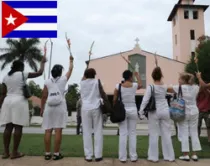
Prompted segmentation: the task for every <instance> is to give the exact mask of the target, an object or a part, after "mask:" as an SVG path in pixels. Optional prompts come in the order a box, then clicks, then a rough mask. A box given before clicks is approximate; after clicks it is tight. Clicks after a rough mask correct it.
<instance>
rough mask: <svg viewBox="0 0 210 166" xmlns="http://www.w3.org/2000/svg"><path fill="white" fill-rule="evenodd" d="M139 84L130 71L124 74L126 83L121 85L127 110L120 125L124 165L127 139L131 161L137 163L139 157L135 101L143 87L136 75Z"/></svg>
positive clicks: (120, 158)
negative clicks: (137, 92) (134, 80)
mask: <svg viewBox="0 0 210 166" xmlns="http://www.w3.org/2000/svg"><path fill="white" fill-rule="evenodd" d="M134 75H135V77H136V79H137V83H134V82H133V73H132V72H131V71H129V70H126V71H124V72H123V74H122V76H123V78H124V82H123V83H122V84H121V96H122V102H123V104H124V106H125V110H126V118H125V120H124V121H123V122H121V123H119V134H120V138H119V160H120V161H121V162H122V163H125V162H126V161H127V137H129V153H130V155H129V156H130V160H131V161H132V162H136V161H137V160H138V155H137V153H136V123H137V119H138V114H137V107H136V101H135V95H136V91H137V90H138V89H140V88H141V87H142V82H141V79H140V76H139V74H138V73H137V72H135V73H134ZM118 88H119V84H117V85H116V88H115V90H114V99H113V104H115V103H116V101H117V95H118Z"/></svg>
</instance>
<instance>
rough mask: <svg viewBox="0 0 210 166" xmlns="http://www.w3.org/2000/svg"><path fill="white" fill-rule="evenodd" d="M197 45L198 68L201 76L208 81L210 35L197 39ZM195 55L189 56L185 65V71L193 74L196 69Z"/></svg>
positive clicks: (209, 80) (209, 77)
mask: <svg viewBox="0 0 210 166" xmlns="http://www.w3.org/2000/svg"><path fill="white" fill-rule="evenodd" d="M198 41H199V45H198V47H197V48H196V53H197V59H198V68H199V71H200V72H201V73H202V78H203V79H204V80H205V81H206V82H210V74H209V73H210V37H208V36H202V37H200V38H199V39H198ZM194 58H195V57H191V59H190V61H189V63H188V64H187V65H186V67H185V71H186V72H188V73H191V74H194V75H195V72H196V71H197V67H196V63H195V61H194Z"/></svg>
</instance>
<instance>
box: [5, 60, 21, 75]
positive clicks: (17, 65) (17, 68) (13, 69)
mask: <svg viewBox="0 0 210 166" xmlns="http://www.w3.org/2000/svg"><path fill="white" fill-rule="evenodd" d="M23 70H24V63H23V61H21V60H15V61H14V62H13V63H12V67H11V70H10V71H9V73H8V75H9V76H11V75H12V74H14V73H15V72H17V71H21V72H22V71H23Z"/></svg>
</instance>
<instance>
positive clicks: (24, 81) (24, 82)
mask: <svg viewBox="0 0 210 166" xmlns="http://www.w3.org/2000/svg"><path fill="white" fill-rule="evenodd" d="M21 73H22V79H23V84H24V85H26V80H25V77H24V74H23V72H21Z"/></svg>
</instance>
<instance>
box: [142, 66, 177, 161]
mask: <svg viewBox="0 0 210 166" xmlns="http://www.w3.org/2000/svg"><path fill="white" fill-rule="evenodd" d="M152 78H153V80H154V85H151V86H152V87H153V88H154V96H155V100H156V111H154V112H149V113H148V119H149V124H148V125H149V150H148V160H149V161H152V162H158V160H159V149H158V139H159V135H160V136H161V141H162V151H163V157H164V160H165V161H170V162H172V161H174V160H175V157H174V149H173V145H172V140H171V121H170V114H169V106H168V102H167V99H166V93H167V87H166V86H165V85H164V84H163V82H162V78H163V75H162V71H161V68H160V67H156V68H155V69H154V70H153V72H152ZM151 86H148V87H147V90H146V93H145V94H144V97H143V101H142V103H141V108H140V116H141V117H142V116H143V115H144V109H145V107H146V105H147V104H148V103H149V100H150V97H151Z"/></svg>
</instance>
